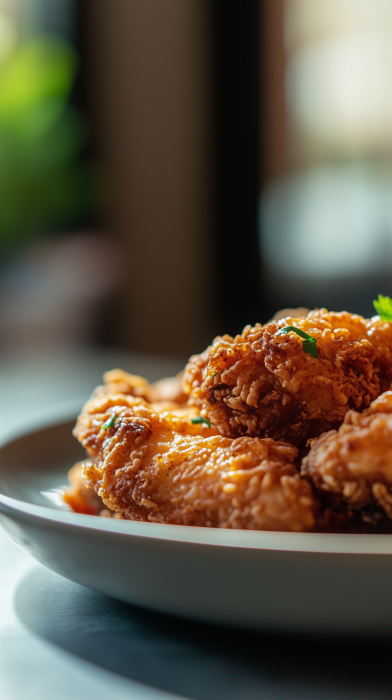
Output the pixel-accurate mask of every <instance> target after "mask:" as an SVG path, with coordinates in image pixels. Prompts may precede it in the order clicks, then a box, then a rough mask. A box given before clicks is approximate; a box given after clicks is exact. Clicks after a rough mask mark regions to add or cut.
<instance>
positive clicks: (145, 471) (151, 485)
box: [75, 394, 318, 532]
mask: <svg viewBox="0 0 392 700" xmlns="http://www.w3.org/2000/svg"><path fill="white" fill-rule="evenodd" d="M113 416H115V418H114V419H113V425H110V426H109V427H108V426H106V429H105V428H104V427H103V426H105V423H107V422H108V421H109V423H111V422H112V421H110V419H111V418H113ZM197 416H198V411H197V409H196V408H189V407H187V408H183V409H181V408H178V409H177V410H176V411H173V410H172V411H167V410H162V408H161V407H160V405H159V404H158V405H156V406H153V405H149V404H148V403H147V402H146V401H144V400H143V399H140V398H134V397H132V396H129V395H124V394H112V395H103V394H102V395H100V396H96V397H94V398H93V399H91V400H90V401H89V402H88V403H87V404H86V405H85V407H84V409H83V411H82V413H81V415H80V416H79V419H78V422H77V426H76V428H75V436H76V437H77V438H78V440H79V441H80V442H81V444H82V445H83V446H84V447H85V448H86V449H87V451H88V455H89V459H90V460H91V461H90V462H86V464H85V466H84V467H83V474H84V478H85V483H86V486H88V487H92V488H94V489H95V491H96V492H97V493H98V495H99V496H100V497H101V498H102V500H103V502H104V503H105V504H106V505H107V506H108V508H110V509H112V510H115V511H117V513H118V514H120V515H121V517H123V518H126V519H131V520H142V521H151V522H158V523H174V524H180V525H199V526H209V527H221V528H240V529H253V530H258V529H259V530H284V531H296V532H301V531H310V530H312V529H313V528H314V525H315V519H316V513H317V509H318V500H317V498H316V497H315V496H314V495H313V491H312V487H311V486H310V485H309V484H308V483H307V481H306V480H305V479H303V478H301V477H300V475H299V474H298V471H297V469H296V467H295V465H294V460H295V458H296V456H297V450H296V448H295V447H293V446H292V445H288V444H285V443H276V442H274V441H273V440H269V439H259V438H249V437H243V438H240V439H235V440H233V439H230V438H227V437H222V436H221V435H220V434H219V433H218V431H217V430H216V429H215V428H209V427H208V426H207V425H205V424H203V423H192V419H195V418H197Z"/></svg>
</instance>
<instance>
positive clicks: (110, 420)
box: [102, 413, 117, 430]
mask: <svg viewBox="0 0 392 700" xmlns="http://www.w3.org/2000/svg"><path fill="white" fill-rule="evenodd" d="M116 418H117V413H113V414H112V415H111V416H110V418H108V420H107V421H106V423H104V424H103V426H102V430H108V429H109V428H113V426H114V423H115V421H116Z"/></svg>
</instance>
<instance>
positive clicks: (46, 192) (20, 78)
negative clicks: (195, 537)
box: [0, 36, 91, 245]
mask: <svg viewBox="0 0 392 700" xmlns="http://www.w3.org/2000/svg"><path fill="white" fill-rule="evenodd" d="M76 69H77V58H76V54H75V52H74V50H73V49H72V47H71V46H69V45H68V44H67V43H66V42H64V41H62V40H60V39H57V38H53V37H47V36H43V37H39V38H35V39H33V40H31V41H29V42H28V43H25V44H24V45H23V46H21V47H20V48H19V49H17V50H16V51H15V52H14V53H13V54H12V56H11V57H10V58H9V59H8V61H7V62H6V63H5V64H3V65H2V66H0V245H4V244H8V243H14V242H15V240H18V239H20V238H23V237H26V236H28V235H31V234H34V233H41V232H43V231H46V230H49V229H58V228H60V229H62V228H64V227H66V226H69V225H72V223H73V221H77V220H78V218H79V217H83V215H84V214H85V213H86V211H87V209H88V208H89V206H90V203H91V191H90V190H91V177H90V175H91V173H90V172H89V171H88V168H87V167H86V166H85V165H82V164H81V162H80V152H81V150H82V148H83V145H84V143H85V140H86V135H87V133H86V127H85V124H84V123H83V120H82V118H81V117H80V115H79V114H78V113H77V112H76V111H75V110H74V109H73V108H72V107H70V105H69V98H70V94H71V91H72V86H73V83H74V79H75V74H76Z"/></svg>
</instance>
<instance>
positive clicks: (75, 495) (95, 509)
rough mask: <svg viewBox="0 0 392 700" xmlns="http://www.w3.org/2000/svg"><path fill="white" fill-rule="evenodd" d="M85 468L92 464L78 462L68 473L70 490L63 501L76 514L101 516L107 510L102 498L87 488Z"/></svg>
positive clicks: (64, 495)
mask: <svg viewBox="0 0 392 700" xmlns="http://www.w3.org/2000/svg"><path fill="white" fill-rule="evenodd" d="M83 466H85V467H89V466H91V463H89V462H87V460H86V461H85V462H76V464H74V466H73V467H72V468H71V469H70V470H69V472H68V481H69V483H70V488H68V489H67V490H66V491H65V493H64V494H63V499H64V501H65V503H66V504H67V505H69V506H70V507H71V508H72V510H73V511H75V513H84V515H99V513H100V512H101V511H102V509H103V508H105V506H104V504H103V502H102V498H100V497H99V496H98V494H97V493H96V492H95V491H94V489H92V488H89V487H88V486H86V482H85V479H84V477H83Z"/></svg>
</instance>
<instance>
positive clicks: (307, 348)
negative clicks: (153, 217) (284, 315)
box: [276, 326, 318, 360]
mask: <svg viewBox="0 0 392 700" xmlns="http://www.w3.org/2000/svg"><path fill="white" fill-rule="evenodd" d="M290 331H293V332H294V333H296V334H297V335H299V336H301V338H305V340H303V341H302V350H303V351H304V352H308V353H309V355H311V356H312V357H314V359H315V360H318V354H317V339H316V338H313V336H312V335H309V334H308V333H305V331H301V330H300V329H299V328H295V326H286V328H281V329H280V331H278V332H277V334H276V335H286V333H290Z"/></svg>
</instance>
